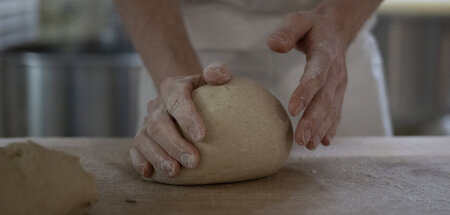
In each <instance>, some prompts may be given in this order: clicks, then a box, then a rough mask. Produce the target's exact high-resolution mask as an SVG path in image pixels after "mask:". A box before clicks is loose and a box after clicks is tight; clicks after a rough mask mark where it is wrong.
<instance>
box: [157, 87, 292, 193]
mask: <svg viewBox="0 0 450 215" xmlns="http://www.w3.org/2000/svg"><path fill="white" fill-rule="evenodd" d="M192 99H193V101H194V103H195V106H196V109H197V111H198V112H199V114H200V116H201V117H202V119H203V121H204V123H205V126H206V136H205V138H204V139H203V140H202V141H200V142H194V141H192V140H191V139H189V137H188V135H187V134H183V135H184V136H185V138H187V139H188V140H189V141H190V142H191V143H193V144H194V145H195V146H196V147H197V148H198V150H199V151H200V163H199V165H198V166H197V167H196V168H194V169H187V168H184V167H182V168H181V171H180V173H179V174H178V175H176V176H174V177H170V178H168V177H166V176H165V175H164V174H163V173H162V172H158V171H155V172H154V173H153V175H152V176H151V178H150V180H153V181H157V182H161V183H167V184H179V185H193V184H215V183H226V182H237V181H243V180H249V179H255V178H260V177H265V176H268V175H271V174H273V173H275V172H276V171H278V170H279V169H280V168H281V167H282V166H283V164H284V162H285V161H286V159H287V158H288V156H289V152H290V150H291V146H292V142H293V140H292V139H293V137H292V127H291V123H290V120H289V117H288V115H287V113H286V111H285V110H284V108H283V106H282V105H281V104H280V102H279V101H278V100H277V99H276V98H275V97H274V96H273V95H272V94H271V93H270V92H269V91H267V90H266V89H265V88H264V87H262V86H261V85H259V84H258V83H256V82H254V81H252V80H249V79H244V78H233V79H232V80H231V81H230V82H229V83H227V84H225V85H220V86H211V85H205V86H202V87H200V88H198V89H196V90H194V91H193V92H192Z"/></svg>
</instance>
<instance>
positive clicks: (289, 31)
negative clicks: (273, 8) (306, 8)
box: [266, 12, 312, 53]
mask: <svg viewBox="0 0 450 215" xmlns="http://www.w3.org/2000/svg"><path fill="white" fill-rule="evenodd" d="M311 26H312V24H311V22H310V21H309V20H308V18H307V17H306V16H305V15H304V14H303V13H298V12H292V13H290V14H288V15H286V16H285V17H284V19H283V21H281V24H280V26H279V27H278V29H277V30H275V31H274V32H272V34H270V35H269V37H268V38H267V41H266V42H267V45H268V46H269V48H270V49H271V50H272V51H274V52H279V53H286V52H288V51H290V50H291V49H292V48H294V47H296V45H297V43H298V41H299V40H301V39H302V38H303V37H304V36H305V34H306V33H308V31H309V29H311Z"/></svg>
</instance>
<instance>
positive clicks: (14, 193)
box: [0, 141, 98, 215]
mask: <svg viewBox="0 0 450 215" xmlns="http://www.w3.org/2000/svg"><path fill="white" fill-rule="evenodd" d="M0 174H1V177H0V214H4V215H10V214H11V215H12V214H14V215H21V214H27V215H28V214H46V215H53V214H55V215H57V214H58V215H59V214H73V215H78V214H85V213H86V212H87V211H88V210H89V208H90V207H91V206H92V205H93V204H94V203H96V202H97V201H98V194H97V189H96V187H95V180H94V177H93V176H92V175H90V174H89V173H87V172H85V171H84V170H83V169H82V167H81V165H80V163H79V158H78V157H76V156H73V155H69V154H67V153H64V152H59V151H54V150H50V149H47V148H45V147H42V146H40V145H38V144H35V143H33V142H31V141H27V142H26V143H12V144H10V145H8V146H6V147H0Z"/></svg>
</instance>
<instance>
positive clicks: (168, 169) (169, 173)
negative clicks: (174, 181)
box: [161, 161, 175, 177]
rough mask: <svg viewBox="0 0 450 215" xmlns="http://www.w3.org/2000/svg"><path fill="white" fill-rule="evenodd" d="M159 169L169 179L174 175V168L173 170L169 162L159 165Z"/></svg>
mask: <svg viewBox="0 0 450 215" xmlns="http://www.w3.org/2000/svg"><path fill="white" fill-rule="evenodd" d="M161 167H162V169H163V170H164V172H166V175H167V176H169V177H170V176H173V175H175V168H174V166H173V164H172V162H170V161H163V162H162V163H161Z"/></svg>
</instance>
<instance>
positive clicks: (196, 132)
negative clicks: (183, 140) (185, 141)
mask: <svg viewBox="0 0 450 215" xmlns="http://www.w3.org/2000/svg"><path fill="white" fill-rule="evenodd" d="M189 135H190V136H191V138H192V139H193V140H194V141H199V140H200V139H201V138H202V134H201V132H200V129H199V128H198V127H197V126H195V125H193V126H191V127H190V128H189Z"/></svg>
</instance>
